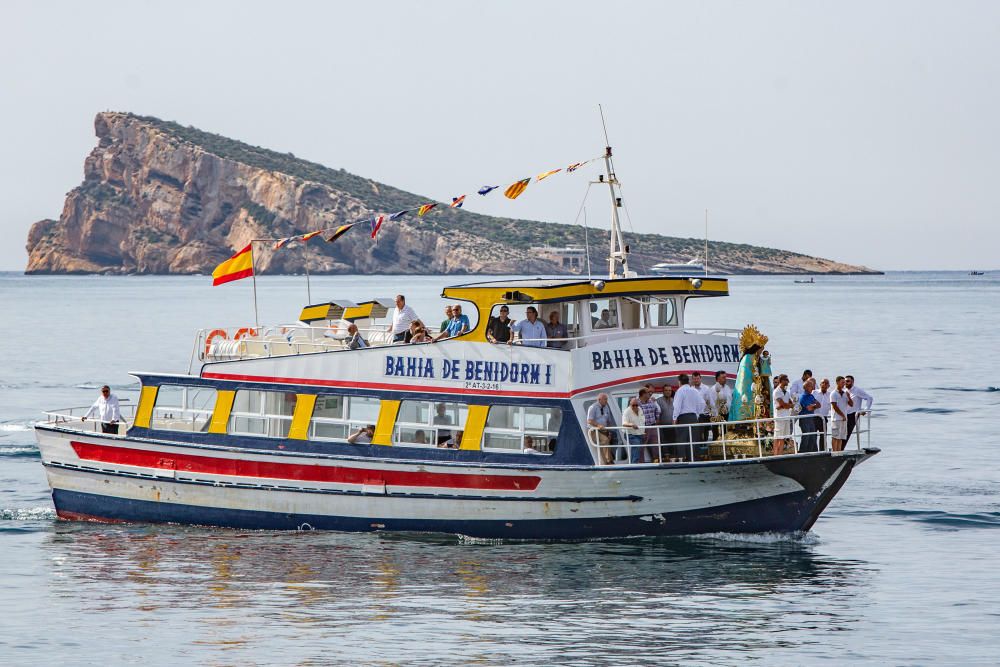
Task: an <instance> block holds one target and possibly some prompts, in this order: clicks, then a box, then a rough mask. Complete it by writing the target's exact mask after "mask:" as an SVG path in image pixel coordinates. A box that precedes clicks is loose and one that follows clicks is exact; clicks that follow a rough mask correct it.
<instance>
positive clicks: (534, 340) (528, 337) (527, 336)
mask: <svg viewBox="0 0 1000 667" xmlns="http://www.w3.org/2000/svg"><path fill="white" fill-rule="evenodd" d="M524 314H525V316H526V317H527V318H528V319H526V320H521V321H519V322H515V323H514V326H512V327H511V328H510V330H511V333H518V334H521V345H524V346H525V347H545V341H546V340H547V335H546V333H545V325H544V324H542V323H541V322H540V321H539V319H538V310H537V309H536V308H535V307H534V306H528V307H527V308H526V309H525V311H524ZM513 342H514V337H513V336H511V339H510V340H509V341H507V343H508V344H511V343H513Z"/></svg>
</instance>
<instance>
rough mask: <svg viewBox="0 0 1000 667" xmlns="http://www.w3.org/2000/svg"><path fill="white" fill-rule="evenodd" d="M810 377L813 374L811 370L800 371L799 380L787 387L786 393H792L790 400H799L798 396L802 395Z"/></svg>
mask: <svg viewBox="0 0 1000 667" xmlns="http://www.w3.org/2000/svg"><path fill="white" fill-rule="evenodd" d="M812 376H813V372H812V371H811V370H808V369H806V370H804V371H802V379H801V380H796V381H795V382H793V383H792V384H790V385H788V391H790V392H792V398H794V399H795V400H796V401H797V400H799V396H801V395H802V393H803V392H804V391H805V385H806V382H807V381H808V380H809V378H811V377H812Z"/></svg>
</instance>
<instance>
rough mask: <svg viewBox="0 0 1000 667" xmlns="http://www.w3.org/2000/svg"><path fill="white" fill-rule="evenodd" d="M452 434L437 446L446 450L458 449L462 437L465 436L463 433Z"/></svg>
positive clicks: (455, 432)
mask: <svg viewBox="0 0 1000 667" xmlns="http://www.w3.org/2000/svg"><path fill="white" fill-rule="evenodd" d="M453 433H454V434H453V435H452V436H451V437H450V438H448V439H447V440H445V441H444V442H441V443H439V444H438V447H443V448H446V449H459V448H460V447H461V446H462V436H463V435H465V431H454V432H453Z"/></svg>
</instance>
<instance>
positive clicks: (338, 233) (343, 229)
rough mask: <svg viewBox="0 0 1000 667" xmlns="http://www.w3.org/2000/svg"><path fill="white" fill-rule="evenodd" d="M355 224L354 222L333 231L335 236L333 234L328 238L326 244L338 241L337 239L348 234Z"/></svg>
mask: <svg viewBox="0 0 1000 667" xmlns="http://www.w3.org/2000/svg"><path fill="white" fill-rule="evenodd" d="M354 224H355V223H353V222H352V223H351V224H349V225H341V226H340V227H337V228H336V229H335V230H333V234H331V235H330V236H328V237H326V242H327V243H333V242H334V241H336V240H337V239H339V238H340V237H341V236H343V235H344V234H346V233H347V230H348V229H350V228H351V227H353V226H354Z"/></svg>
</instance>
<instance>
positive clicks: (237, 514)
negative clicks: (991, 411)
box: [52, 465, 853, 540]
mask: <svg viewBox="0 0 1000 667" xmlns="http://www.w3.org/2000/svg"><path fill="white" fill-rule="evenodd" d="M851 468H853V465H847V466H845V467H844V469H843V470H842V471H841V473H840V474H839V475H838V478H837V479H836V480H835V481H834V483H832V484H830V485H829V486H828V487H827V488H826V489H824V490H822V491H819V490H818V489H814V490H813V492H812V493H810V490H808V489H807V490H805V491H799V492H794V493H786V494H783V495H780V496H775V497H771V498H766V499H761V500H753V501H747V502H742V503H735V504H731V505H719V506H716V507H710V508H704V509H697V510H690V511H684V512H676V513H670V514H656V515H636V516H620V517H610V518H601V519H545V520H531V521H503V520H483V521H476V520H466V521H454V520H440V519H430V518H428V519H392V518H357V517H343V516H329V515H310V514H282V513H278V512H261V511H255V510H233V509H221V508H212V507H198V506H193V505H180V504H176V503H166V502H153V501H146V500H130V499H123V498H116V497H112V496H101V495H95V494H89V493H80V492H77V491H66V490H63V489H55V490H53V492H52V499H53V501H54V503H55V506H56V511H57V512H58V514H59V516H60V517H61V518H64V519H76V520H80V519H82V520H93V521H106V522H143V523H145V522H150V523H179V524H191V525H202V526H220V527H226V528H242V529H251V530H298V529H315V530H340V531H352V532H369V531H375V530H385V531H416V532H433V533H451V534H459V535H467V536H470V537H479V538H489V539H498V538H499V539H527V540H581V539H595V538H598V539H599V538H616V537H631V536H640V535H649V536H657V535H661V536H662V535H694V534H699V533H715V532H726V533H761V532H795V531H802V530H808V529H809V528H811V527H812V524H813V523H814V522H815V521H816V518H817V517H818V516H819V514H820V512H822V511H823V509H824V508H825V507H826V505H827V503H829V501H830V500H831V499H832V498H833V496H834V495H836V493H837V491H839V489H840V487H841V486H842V485H843V483H844V482H845V481H846V480H847V477H848V476H849V475H850V471H851ZM817 491H818V493H817Z"/></svg>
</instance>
